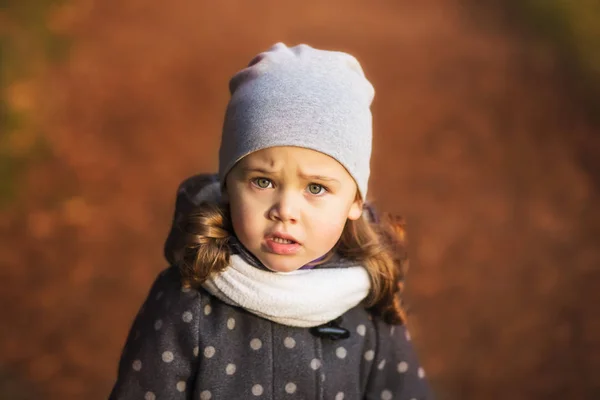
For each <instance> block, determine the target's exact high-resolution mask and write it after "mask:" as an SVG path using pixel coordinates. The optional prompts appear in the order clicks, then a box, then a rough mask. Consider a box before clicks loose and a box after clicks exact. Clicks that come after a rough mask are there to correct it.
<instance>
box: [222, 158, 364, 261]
mask: <svg viewBox="0 0 600 400" xmlns="http://www.w3.org/2000/svg"><path fill="white" fill-rule="evenodd" d="M356 193H357V188H356V183H355V182H354V180H353V179H352V177H351V176H350V174H348V172H347V171H346V169H345V168H344V167H342V165H341V164H340V163H338V162H337V161H336V160H335V159H333V158H331V157H329V156H327V155H325V154H323V153H319V152H318V151H314V150H309V149H304V148H299V147H272V148H268V149H264V150H260V151H257V152H255V153H251V154H250V155H248V156H246V157H244V158H243V159H242V160H241V161H239V162H238V163H237V164H236V166H235V167H234V168H233V169H232V170H231V172H230V173H229V175H228V176H227V179H226V193H225V195H226V199H228V201H229V203H230V208H231V219H232V223H233V229H234V230H235V233H236V235H237V237H238V239H239V240H240V242H241V243H242V244H243V245H244V246H245V247H246V248H247V249H248V250H249V251H250V252H252V254H254V255H255V256H256V257H257V258H258V259H259V260H260V261H261V262H262V263H263V264H264V265H265V266H266V267H267V268H269V269H270V270H272V271H277V272H289V271H295V270H297V269H299V268H301V267H302V266H304V265H306V264H308V263H310V262H311V261H314V260H316V259H318V258H319V257H322V256H323V255H325V254H327V252H329V250H331V249H332V248H333V246H335V244H336V243H337V241H338V239H339V238H340V236H341V234H342V231H343V229H344V225H345V223H346V221H347V220H348V219H352V220H356V219H358V218H359V217H360V216H361V213H362V202H361V201H360V200H358V199H357V198H358V197H357V195H356Z"/></svg>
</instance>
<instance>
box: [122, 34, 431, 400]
mask: <svg viewBox="0 0 600 400" xmlns="http://www.w3.org/2000/svg"><path fill="white" fill-rule="evenodd" d="M230 91H231V100H230V102H229V105H228V107H227V112H226V116H225V122H224V126H223V134H222V140H221V148H220V152H219V173H218V175H217V176H210V175H206V176H196V177H193V178H191V179H189V180H187V181H185V182H184V183H183V184H182V185H181V187H180V189H179V193H178V199H177V205H176V211H175V223H174V227H173V229H172V231H171V234H170V235H169V238H168V239H167V243H166V247H165V250H166V256H167V259H168V260H169V262H170V263H171V267H170V268H168V269H166V270H165V271H163V272H162V273H161V274H160V275H159V276H158V278H157V280H156V282H155V283H154V285H153V286H152V289H151V290H150V294H149V296H148V298H147V300H146V302H145V303H144V305H143V306H142V308H141V310H140V312H139V314H138V316H137V317H136V319H135V321H134V323H133V326H132V328H131V332H130V334H129V337H128V338H127V343H126V345H125V348H124V350H123V354H122V357H121V361H120V364H119V372H118V379H117V382H116V384H115V386H114V388H113V391H112V393H111V396H110V398H111V399H132V400H133V399H145V400H154V399H159V400H162V399H194V400H197V399H201V400H207V399H216V400H221V399H225V400H232V399H235V400H237V399H254V398H257V399H260V398H262V399H309V400H313V399H328V400H329V399H335V400H342V399H345V400H354V399H384V400H387V399H401V400H411V399H419V400H423V399H431V395H430V391H429V389H428V385H427V383H426V380H425V378H424V376H425V374H424V372H423V369H422V368H421V367H420V366H419V364H418V361H417V358H416V355H415V352H414V350H413V347H412V344H411V341H410V335H409V333H408V331H407V330H406V328H405V326H404V325H403V312H402V309H401V307H400V302H399V299H398V297H399V293H398V292H399V286H400V284H401V279H402V275H403V274H402V261H403V254H402V248H401V244H402V243H401V235H402V231H401V228H400V227H399V225H398V224H397V223H395V222H394V221H393V220H390V219H385V218H380V217H378V216H377V215H376V214H375V213H374V212H373V210H372V209H371V208H370V207H368V206H366V205H365V204H364V200H365V199H366V195H367V183H368V179H369V172H370V168H369V164H370V157H371V139H372V121H371V112H370V106H371V102H372V100H373V95H374V90H373V87H372V86H371V84H370V83H369V81H368V80H367V79H366V78H365V76H364V74H363V71H362V69H361V67H360V65H359V63H358V62H357V61H356V59H355V58H354V57H352V56H350V55H348V54H345V53H341V52H332V51H324V50H317V49H314V48H311V47H309V46H306V45H300V46H296V47H291V48H288V47H286V46H285V45H283V44H281V43H279V44H276V45H275V46H273V47H272V48H271V49H269V50H268V51H266V52H264V53H261V54H259V55H258V56H257V57H255V58H254V59H253V60H252V61H251V62H250V64H249V66H248V67H247V68H245V69H243V70H242V71H240V72H239V73H237V74H236V75H235V76H234V77H233V78H232V80H231V81H230Z"/></svg>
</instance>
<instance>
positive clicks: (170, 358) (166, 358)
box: [162, 351, 175, 363]
mask: <svg viewBox="0 0 600 400" xmlns="http://www.w3.org/2000/svg"><path fill="white" fill-rule="evenodd" d="M174 358H175V357H173V353H171V352H170V351H165V352H164V353H162V360H163V361H164V362H166V363H170V362H171V361H173V359H174Z"/></svg>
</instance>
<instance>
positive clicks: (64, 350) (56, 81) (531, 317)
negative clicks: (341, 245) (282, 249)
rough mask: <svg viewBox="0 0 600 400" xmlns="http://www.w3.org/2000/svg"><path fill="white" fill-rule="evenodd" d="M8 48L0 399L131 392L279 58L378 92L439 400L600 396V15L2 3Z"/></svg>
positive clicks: (378, 184)
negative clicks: (189, 208) (129, 382)
mask: <svg viewBox="0 0 600 400" xmlns="http://www.w3.org/2000/svg"><path fill="white" fill-rule="evenodd" d="M0 34H1V39H0V40H1V42H0V43H1V53H0V57H1V60H0V85H1V86H0V90H1V98H0V117H1V120H0V279H1V291H0V399H10V400H12V399H16V400H24V399H27V400H29V399H36V398H45V399H91V400H95V399H104V398H106V397H107V396H108V393H109V391H110V389H111V387H112V384H113V381H114V378H115V374H116V368H117V362H118V357H119V354H120V351H121V347H122V345H123V343H124V340H125V335H126V333H127V331H128V329H129V326H130V324H131V322H132V318H133V316H134V314H135V313H136V312H137V309H138V308H139V306H140V305H141V302H142V301H143V299H144V298H145V296H146V294H147V292H148V289H149V285H150V284H151V282H152V281H153V279H154V277H155V276H156V274H157V273H158V272H159V271H160V270H161V269H163V268H164V267H165V266H166V264H165V261H164V260H163V258H162V245H163V241H164V239H165V236H166V234H167V232H168V229H169V225H170V222H171V220H170V218H171V215H172V211H173V209H172V208H173V204H174V197H175V190H176V188H177V185H178V183H179V182H180V181H181V180H182V179H184V178H185V177H187V176H189V175H191V174H193V173H197V172H206V171H215V170H216V165H217V164H216V163H217V146H218V141H219V134H220V127H221V123H222V118H223V112H224V108H225V105H226V102H227V100H228V91H227V83H228V79H229V77H230V76H231V75H232V74H233V73H234V72H235V71H236V70H238V69H240V68H242V67H243V66H245V65H246V64H247V62H248V61H249V60H250V59H251V58H252V57H253V56H254V55H255V54H256V53H258V52H260V51H263V50H266V49H267V48H268V47H270V46H271V45H272V44H274V43H275V42H278V41H283V42H285V43H286V44H289V45H293V44H298V43H308V44H311V45H313V46H315V47H321V48H329V49H338V50H344V51H348V52H350V53H352V54H354V55H355V56H356V57H357V58H358V59H359V61H360V62H361V63H362V65H363V67H364V69H365V71H366V74H367V76H368V77H369V78H370V79H371V81H372V82H373V84H374V86H375V88H376V91H377V94H376V97H375V102H374V105H373V113H374V120H375V122H374V124H375V139H374V154H373V171H372V179H371V188H372V190H371V193H372V196H373V200H374V201H375V202H376V204H377V206H378V207H379V208H380V209H381V210H386V211H391V212H394V213H397V214H401V215H403V216H404V217H405V218H406V220H407V222H408V239H409V242H410V244H409V252H410V257H411V267H410V272H409V277H408V281H407V287H408V289H407V290H408V300H409V303H410V308H411V319H410V321H409V325H410V329H411V330H412V332H413V337H414V342H415V344H416V346H417V348H418V351H419V354H420V357H421V359H422V363H423V364H424V366H425V368H426V371H427V373H428V377H429V379H430V381H431V383H432V385H433V386H434V388H435V390H436V392H437V394H438V398H439V399H441V400H458V399H508V398H510V399H511V400H520V399H563V400H564V399H600V315H599V312H598V307H599V305H600V246H599V237H600V209H599V207H598V205H599V203H598V200H599V197H600V3H599V2H598V1H597V0H577V1H573V0H543V1H542V0H514V1H500V0H497V1H493V0H486V1H482V0H479V1H475V0H473V1H468V0H422V1H419V2H415V1H406V0H402V1H400V0H388V1H377V2H365V1H357V0H346V1H344V2H342V1H327V2H323V1H316V0H305V1H302V2H292V1H288V2H282V1H266V0H254V1H251V2H250V1H241V0H237V1H234V0H224V1H221V2H214V1H213V2H208V1H203V0H194V1H191V0H179V1H176V2H171V3H170V5H167V4H166V3H165V2H163V1H155V0H121V1H114V0H104V1H96V0H63V1H57V0H29V1H22V0H0Z"/></svg>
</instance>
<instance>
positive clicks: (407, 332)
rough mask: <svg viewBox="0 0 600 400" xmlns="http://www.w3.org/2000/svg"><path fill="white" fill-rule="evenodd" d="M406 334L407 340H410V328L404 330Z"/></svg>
mask: <svg viewBox="0 0 600 400" xmlns="http://www.w3.org/2000/svg"><path fill="white" fill-rule="evenodd" d="M404 336H405V337H406V340H408V341H410V332H409V331H408V329H407V330H405V331H404Z"/></svg>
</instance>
